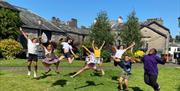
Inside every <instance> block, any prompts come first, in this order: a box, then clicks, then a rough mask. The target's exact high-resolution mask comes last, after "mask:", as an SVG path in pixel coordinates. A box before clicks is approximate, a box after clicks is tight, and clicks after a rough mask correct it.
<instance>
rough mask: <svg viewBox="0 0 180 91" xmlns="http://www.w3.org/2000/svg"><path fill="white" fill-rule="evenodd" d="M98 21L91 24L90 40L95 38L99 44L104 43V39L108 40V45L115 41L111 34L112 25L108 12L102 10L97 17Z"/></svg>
mask: <svg viewBox="0 0 180 91" xmlns="http://www.w3.org/2000/svg"><path fill="white" fill-rule="evenodd" d="M95 20H96V22H95V23H94V24H93V25H92V26H91V33H90V40H91V41H92V40H95V44H97V46H100V45H102V43H103V41H105V42H106V45H105V46H106V47H107V46H108V45H110V44H112V43H113V41H114V38H113V35H112V34H111V32H110V31H111V26H110V23H109V19H108V16H107V13H106V12H105V11H101V12H100V13H98V15H97V17H96V18H95Z"/></svg>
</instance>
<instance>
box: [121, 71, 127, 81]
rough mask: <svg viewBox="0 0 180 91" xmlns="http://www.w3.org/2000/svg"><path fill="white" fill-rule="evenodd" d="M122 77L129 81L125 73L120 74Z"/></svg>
mask: <svg viewBox="0 0 180 91" xmlns="http://www.w3.org/2000/svg"><path fill="white" fill-rule="evenodd" d="M120 77H122V78H123V79H127V80H128V79H129V75H128V73H124V72H123V73H121V74H120Z"/></svg>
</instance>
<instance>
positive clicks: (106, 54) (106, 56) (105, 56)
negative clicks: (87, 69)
mask: <svg viewBox="0 0 180 91" xmlns="http://www.w3.org/2000/svg"><path fill="white" fill-rule="evenodd" d="M101 57H102V58H103V60H104V62H110V58H111V53H110V52H109V51H107V50H102V54H101Z"/></svg>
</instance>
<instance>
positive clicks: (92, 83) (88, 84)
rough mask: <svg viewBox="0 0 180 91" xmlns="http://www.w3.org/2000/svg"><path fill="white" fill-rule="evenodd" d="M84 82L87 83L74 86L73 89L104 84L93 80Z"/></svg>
mask: <svg viewBox="0 0 180 91" xmlns="http://www.w3.org/2000/svg"><path fill="white" fill-rule="evenodd" d="M86 84H87V85H84V86H80V87H77V88H74V89H75V90H77V89H81V88H85V87H89V86H98V85H104V84H103V83H99V84H96V83H95V82H94V81H86Z"/></svg>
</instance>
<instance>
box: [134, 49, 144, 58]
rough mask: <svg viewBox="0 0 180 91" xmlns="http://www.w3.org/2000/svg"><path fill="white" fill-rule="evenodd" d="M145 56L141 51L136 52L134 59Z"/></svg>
mask: <svg viewBox="0 0 180 91" xmlns="http://www.w3.org/2000/svg"><path fill="white" fill-rule="evenodd" d="M144 55H145V53H144V52H143V51H141V50H137V51H136V52H135V53H134V57H137V58H141V57H143V56H144Z"/></svg>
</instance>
